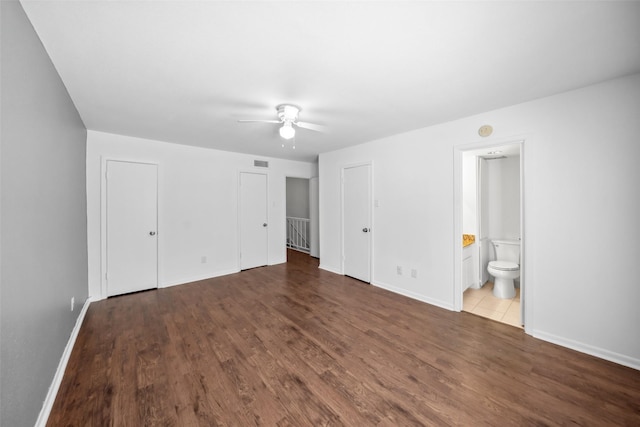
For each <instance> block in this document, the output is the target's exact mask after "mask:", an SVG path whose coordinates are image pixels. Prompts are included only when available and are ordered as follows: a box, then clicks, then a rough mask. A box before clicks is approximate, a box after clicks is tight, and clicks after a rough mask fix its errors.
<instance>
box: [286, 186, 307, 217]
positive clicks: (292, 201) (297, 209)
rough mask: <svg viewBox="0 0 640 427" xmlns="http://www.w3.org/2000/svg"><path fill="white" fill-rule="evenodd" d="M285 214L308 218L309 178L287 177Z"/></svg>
mask: <svg viewBox="0 0 640 427" xmlns="http://www.w3.org/2000/svg"><path fill="white" fill-rule="evenodd" d="M287 216H292V217H295V218H307V219H308V218H309V180H308V179H306V178H289V177H287Z"/></svg>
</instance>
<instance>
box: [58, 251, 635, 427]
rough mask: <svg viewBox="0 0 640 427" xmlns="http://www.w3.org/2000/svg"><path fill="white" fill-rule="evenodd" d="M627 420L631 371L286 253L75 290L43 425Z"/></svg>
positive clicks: (630, 418) (631, 409) (631, 414)
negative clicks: (91, 292)
mask: <svg viewBox="0 0 640 427" xmlns="http://www.w3.org/2000/svg"><path fill="white" fill-rule="evenodd" d="M567 424H576V425H630V426H631V425H634V426H635V425H640V372H639V371H636V370H633V369H631V368H627V367H624V366H620V365H617V364H614V363H611V362H607V361H604V360H600V359H597V358H595V357H591V356H588V355H585V354H581V353H577V352H575V351H572V350H569V349H566V348H562V347H559V346H556V345H553V344H550V343H546V342H543V341H540V340H537V339H535V338H533V337H531V336H528V335H526V334H525V333H524V332H523V331H522V330H521V329H519V328H514V327H511V326H508V325H504V324H500V323H497V322H492V321H491V320H488V319H484V318H480V317H476V316H474V315H472V314H469V313H464V312H463V313H454V312H450V311H447V310H443V309H440V308H437V307H434V306H431V305H428V304H425V303H422V302H419V301H416V300H412V299H409V298H406V297H403V296H400V295H397V294H393V293H390V292H388V291H385V290H383V289H380V288H376V287H374V286H371V285H367V284H364V283H362V282H360V281H357V280H355V279H350V278H348V277H344V276H339V275H335V274H333V273H329V272H326V271H323V270H320V269H319V268H318V263H317V260H315V259H313V258H311V257H309V256H308V255H305V254H300V253H298V252H295V251H289V262H288V263H286V264H281V265H276V266H270V267H262V268H256V269H252V270H248V271H244V272H242V273H238V274H232V275H228V276H224V277H219V278H215V279H210V280H203V281H200V282H194V283H190V284H185V285H182V286H176V287H171V288H165V289H158V290H152V291H147V292H140V293H136V294H131V295H124V296H120V297H114V298H109V299H107V300H104V301H100V302H96V303H93V304H91V306H90V307H89V310H88V312H87V315H86V317H85V320H84V324H83V325H82V327H81V329H80V333H79V335H78V338H77V340H76V344H75V347H74V349H73V352H72V354H71V357H70V359H69V363H68V366H67V371H66V372H65V375H64V378H63V381H62V384H61V386H60V390H59V393H58V396H57V398H56V401H55V403H54V406H53V409H52V412H51V415H50V417H49V421H48V424H47V425H48V426H133V425H135V426H249V425H261V426H306V425H310V426H316V425H333V426H339V425H347V426H365V425H366V426H369V425H376V426H404V425H429V426H431V425H567Z"/></svg>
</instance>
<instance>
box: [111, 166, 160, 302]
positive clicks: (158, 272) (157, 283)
mask: <svg viewBox="0 0 640 427" xmlns="http://www.w3.org/2000/svg"><path fill="white" fill-rule="evenodd" d="M108 162H124V163H135V164H143V165H154V166H155V167H156V289H157V288H159V287H160V277H161V276H160V272H161V267H160V245H161V244H162V243H161V242H162V233H161V232H160V231H161V230H160V229H161V227H160V208H159V207H160V162H157V161H153V160H149V161H147V160H138V159H131V158H122V157H111V156H100V299H106V298H107V278H106V274H107V163H108Z"/></svg>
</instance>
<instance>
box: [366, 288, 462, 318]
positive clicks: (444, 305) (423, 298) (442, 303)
mask: <svg viewBox="0 0 640 427" xmlns="http://www.w3.org/2000/svg"><path fill="white" fill-rule="evenodd" d="M371 284H372V285H373V286H376V287H378V288H382V289H386V290H387V291H390V292H393V293H395V294H400V295H404V296H405V297H409V298H411V299H415V300H418V301H422V302H426V303H427V304H431V305H435V306H436V307H440V308H444V309H445V310H449V311H454V310H453V305H452V304H451V303H447V302H445V301H440V300H437V299H434V298H429V297H427V296H425V295H422V294H416V293H414V292H411V291H407V290H406V289H401V288H397V287H395V286H392V285H388V284H386V283H380V282H376V283H373V282H371Z"/></svg>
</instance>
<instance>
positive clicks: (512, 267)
mask: <svg viewBox="0 0 640 427" xmlns="http://www.w3.org/2000/svg"><path fill="white" fill-rule="evenodd" d="M489 267H491V268H494V269H496V270H500V271H517V270H520V266H519V265H518V264H516V263H515V262H509V261H491V262H490V263H489Z"/></svg>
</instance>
